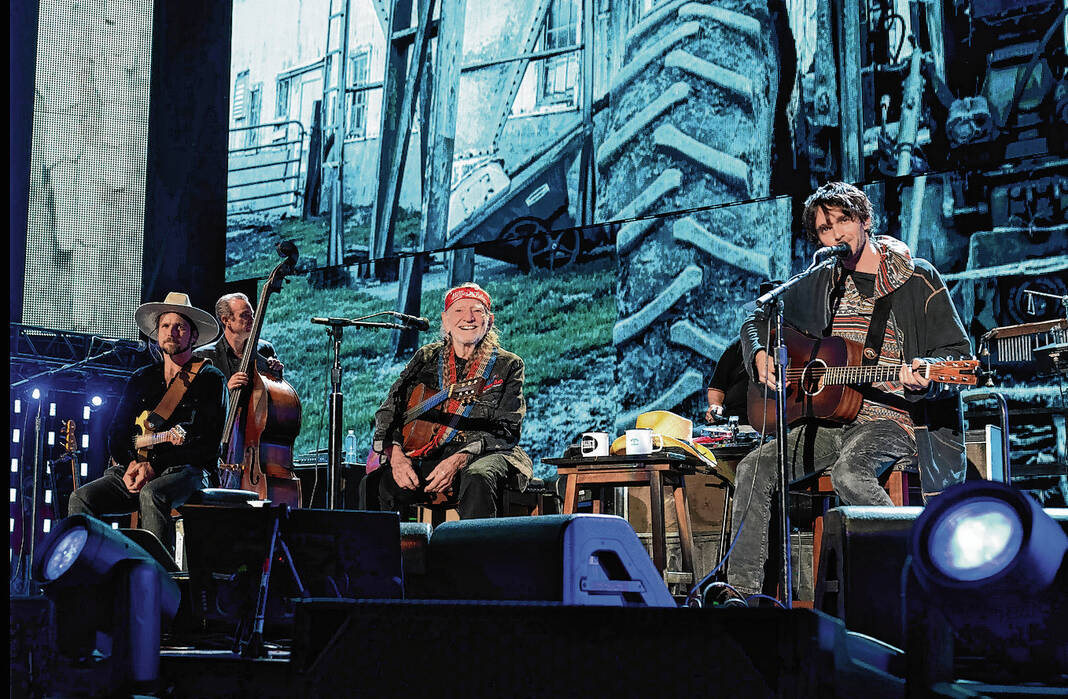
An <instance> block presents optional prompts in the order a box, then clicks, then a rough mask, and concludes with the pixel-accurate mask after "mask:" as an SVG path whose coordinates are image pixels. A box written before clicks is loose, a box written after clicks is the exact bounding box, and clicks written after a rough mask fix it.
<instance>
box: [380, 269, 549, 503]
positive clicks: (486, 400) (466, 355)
mask: <svg viewBox="0 0 1068 699" xmlns="http://www.w3.org/2000/svg"><path fill="white" fill-rule="evenodd" d="M490 308H491V301H490V296H489V294H488V293H487V292H486V291H485V290H483V289H482V288H481V287H479V286H478V285H477V284H474V283H471V282H468V283H467V284H463V285H461V286H458V287H456V288H453V289H450V290H449V291H448V292H447V293H446V294H445V303H444V310H443V311H442V313H441V335H442V339H441V340H440V341H439V342H434V343H432V344H429V345H426V346H424V347H421V348H420V349H419V350H417V351H416V353H415V356H414V357H413V358H412V359H411V361H409V362H408V365H407V366H406V367H405V368H404V371H403V372H402V373H401V375H400V378H398V379H397V380H396V381H395V382H394V383H393V386H392V387H390V390H389V395H388V396H386V399H385V401H383V402H382V405H381V407H379V409H378V412H377V413H376V414H375V432H374V450H375V451H376V452H378V453H379V454H381V455H382V457H383V458H382V461H383V468H384V470H385V471H384V473H383V476H382V480H381V483H380V486H379V501H380V503H381V505H382V508H383V509H397V508H398V507H400V506H406V505H414V504H418V503H422V502H427V501H430V500H433V499H434V498H435V497H436V496H440V495H443V494H445V493H447V492H450V491H453V490H455V492H456V495H457V497H458V500H459V504H458V510H459V515H460V517H461V518H462V519H468V518H473V517H495V516H497V515H498V514H500V513H498V512H497V495H498V493H499V492H500V490H501V489H502V488H504V487H505V486H506V484H507V481H508V477H509V474H510V473H511V472H513V471H514V472H515V473H516V476H517V480H518V482H519V484H520V486H525V485H526V483H527V482H529V480H530V478H531V476H532V475H533V466H532V464H531V461H530V457H529V456H527V454H526V453H525V452H524V451H523V450H522V449H520V448H519V446H518V443H519V433H520V429H521V427H522V424H523V415H524V414H525V412H526V404H525V402H524V400H523V360H522V359H520V358H519V357H518V356H516V355H514V354H512V353H511V352H508V351H505V350H504V349H502V348H501V346H500V343H499V341H498V337H497V332H496V330H495V329H494V327H493V314H492V313H491V312H490ZM464 383H466V384H469V385H471V384H473V388H472V389H471V391H472V393H471V395H472V397H473V402H469V403H468V404H467V405H464V404H463V402H461V401H460V400H456V399H455V395H456V394H455V393H454V394H453V397H450V398H449V399H447V400H444V402H442V403H441V404H440V405H439V406H438V408H436V409H433V410H430V411H427V412H425V413H423V414H422V417H423V418H424V419H425V421H426V424H425V425H423V427H424V428H425V429H421V430H419V432H421V433H422V434H423V435H425V437H422V438H420V439H417V440H415V441H413V439H412V435H414V434H416V431H415V430H412V429H410V432H409V435H408V436H406V435H405V430H404V428H405V425H406V423H408V424H410V425H412V426H414V425H415V422H414V421H412V420H406V417H405V415H406V413H408V414H409V417H410V416H411V413H412V412H413V410H412V406H411V405H410V403H412V402H413V401H412V400H411V397H412V394H413V391H414V390H416V389H417V388H418V387H420V386H423V387H429V391H430V392H440V391H441V390H442V389H445V390H448V389H449V388H450V387H453V386H456V385H458V384H464Z"/></svg>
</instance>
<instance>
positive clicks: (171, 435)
mask: <svg viewBox="0 0 1068 699" xmlns="http://www.w3.org/2000/svg"><path fill="white" fill-rule="evenodd" d="M134 426H135V427H137V428H139V429H140V430H141V434H139V435H136V436H134V439H133V444H134V449H136V450H137V455H138V456H139V457H140V458H141V460H142V461H147V460H148V451H149V449H151V448H152V447H154V446H156V445H157V444H162V443H164V442H170V443H171V444H175V445H177V444H181V443H182V442H184V441H185V429H184V428H183V427H182V426H181V425H175V426H174V427H172V428H170V429H169V430H167V431H166V432H153V431H152V428H151V427H149V426H148V411H147V410H145V411H143V412H142V413H141V414H140V415H138V416H137V419H135V420H134Z"/></svg>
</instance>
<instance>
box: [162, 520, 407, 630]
mask: <svg viewBox="0 0 1068 699" xmlns="http://www.w3.org/2000/svg"><path fill="white" fill-rule="evenodd" d="M182 515H183V518H184V523H185V547H186V549H185V550H186V556H187V560H188V569H189V585H190V591H191V594H192V596H193V602H194V604H193V614H194V617H195V618H196V619H197V621H198V622H199V623H201V624H202V625H203V626H204V627H213V628H226V629H228V630H232V625H233V623H234V622H236V621H238V620H240V619H242V618H243V617H244V616H247V614H248V612H249V610H250V609H251V608H253V607H254V606H255V604H256V597H257V593H258V590H259V585H260V573H261V570H262V568H263V562H264V557H265V555H266V552H267V546H268V544H269V543H270V538H271V531H272V527H273V516H274V512H273V511H272V509H268V508H235V507H210V506H198V505H186V506H184V507H183V508H182ZM279 533H280V539H279V540H280V541H284V542H285V543H286V546H287V548H288V549H289V553H290V555H291V556H292V559H293V566H294V568H295V569H296V572H297V575H299V576H300V580H301V583H302V584H303V585H304V588H305V590H306V591H307V592H308V594H309V595H310V596H312V597H336V598H346V599H361V598H371V599H382V598H385V599H399V598H401V597H403V595H404V586H403V574H402V570H401V551H400V522H399V519H398V517H397V514H396V513H394V512H359V511H356V510H313V509H302V510H291V511H290V512H289V516H288V518H286V519H284V520H283V521H282V522H281V526H280V529H279ZM296 596H298V591H297V587H296V583H295V581H294V580H293V576H292V574H291V573H290V571H289V566H288V564H287V563H286V561H285V556H284V554H283V553H282V549H281V547H280V546H279V545H276V546H275V558H274V563H273V565H272V568H271V579H270V587H269V588H268V595H267V608H266V624H267V625H268V627H269V628H275V629H277V628H279V627H281V626H284V625H288V624H289V623H291V622H292V619H293V603H292V600H293V598H294V597H296Z"/></svg>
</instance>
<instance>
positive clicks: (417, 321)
mask: <svg viewBox="0 0 1068 699" xmlns="http://www.w3.org/2000/svg"><path fill="white" fill-rule="evenodd" d="M389 314H390V315H391V316H393V317H394V318H400V319H401V320H402V321H403V322H404V324H405V325H407V326H408V327H409V328H411V329H413V330H419V331H426V330H430V321H429V320H427V319H426V318H418V317H416V316H410V315H407V314H405V313H398V312H397V311H390V312H389Z"/></svg>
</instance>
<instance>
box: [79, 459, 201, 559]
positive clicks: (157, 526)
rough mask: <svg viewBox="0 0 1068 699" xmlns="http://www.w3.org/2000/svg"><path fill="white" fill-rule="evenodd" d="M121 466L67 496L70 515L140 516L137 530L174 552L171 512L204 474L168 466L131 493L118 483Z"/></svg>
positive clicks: (122, 472) (186, 497)
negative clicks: (134, 513) (154, 537)
mask: <svg viewBox="0 0 1068 699" xmlns="http://www.w3.org/2000/svg"><path fill="white" fill-rule="evenodd" d="M124 473H126V467H125V466H112V467H111V468H109V469H107V470H106V471H104V475H103V476H101V477H100V478H97V479H96V480H95V481H93V482H92V483H86V484H85V485H83V486H82V487H80V488H78V489H77V490H75V491H74V492H73V493H71V494H70V508H69V510H70V514H72V515H75V514H84V515H90V516H92V517H99V516H100V515H105V514H122V513H126V512H134V511H138V512H140V515H141V516H140V522H139V523H140V528H141V529H145V530H148V531H150V532H152V533H153V534H155V535H156V537H157V538H159V540H160V541H161V542H163V545H164V546H166V547H167V548H168V549H169V550H170V551H172V552H173V551H174V525H173V523H172V522H171V510H172V509H173V508H175V507H178V506H180V505H184V504H185V503H186V501H187V500H189V496H191V495H192V494H193V493H194V492H196V491H197V490H200V488H201V487H202V485H203V482H204V470H203V469H199V468H194V467H193V466H188V465H185V466H171V467H170V468H168V469H167V470H165V471H164V472H163V473H161V474H159V475H158V476H156V477H155V478H153V479H152V480H150V481H149V482H148V483H146V484H145V485H144V487H143V488H141V492H139V493H131V492H130V491H129V490H127V489H126V484H125V483H123V482H122V475H123V474H124Z"/></svg>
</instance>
